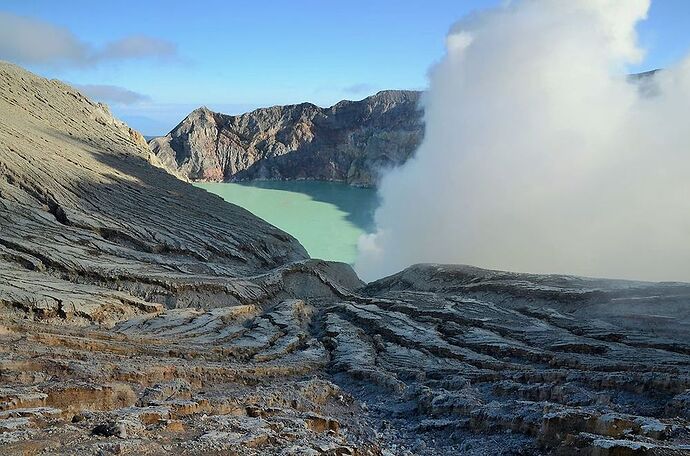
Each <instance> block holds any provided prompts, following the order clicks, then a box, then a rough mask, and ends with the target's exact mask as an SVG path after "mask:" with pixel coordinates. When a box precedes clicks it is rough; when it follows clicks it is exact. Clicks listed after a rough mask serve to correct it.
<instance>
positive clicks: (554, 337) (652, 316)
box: [0, 64, 690, 456]
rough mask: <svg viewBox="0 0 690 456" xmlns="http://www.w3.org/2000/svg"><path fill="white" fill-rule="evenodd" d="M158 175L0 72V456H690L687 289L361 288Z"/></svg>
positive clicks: (401, 278) (508, 278)
mask: <svg viewBox="0 0 690 456" xmlns="http://www.w3.org/2000/svg"><path fill="white" fill-rule="evenodd" d="M151 163H153V164H156V157H155V156H153V155H151V154H150V152H149V149H148V147H147V144H146V143H145V142H144V141H143V138H142V137H141V136H140V135H139V134H138V133H136V132H134V131H133V130H131V129H129V128H128V127H127V126H126V125H124V124H122V123H121V122H119V121H117V120H115V119H114V118H113V117H112V116H111V115H110V114H109V112H108V111H107V108H105V107H104V106H102V105H99V104H95V103H92V102H91V101H89V100H88V99H86V98H85V97H83V96H82V95H81V94H80V93H79V92H77V91H76V90H74V89H72V88H70V87H69V86H67V85H65V84H62V83H60V82H57V81H48V80H45V79H42V78H39V77H37V76H34V75H32V74H30V73H28V72H26V71H24V70H22V69H20V68H17V67H15V66H12V65H9V64H0V454H65V455H74V454H85V455H91V454H132V455H140V454H144V455H158V454H160V455H163V454H209V455H211V454H238V455H251V454H275V455H318V454H325V455H409V454H417V455H427V454H429V455H444V454H447V455H457V454H463V455H494V454H495V455H501V454H502V455H510V454H513V455H540V454H542V455H546V454H555V455H571V454H574V455H591V456H595V455H596V456H603V455H608V456H614V455H616V456H623V455H669V456H670V455H674V456H675V455H686V454H690V285H688V284H680V283H641V282H625V281H611V280H596V279H584V278H578V277H568V276H548V275H529V274H516V273H508V272H498V271H487V270H482V269H477V268H472V267H469V266H442V265H417V266H413V267H410V268H408V269H406V270H404V271H402V272H400V273H399V274H396V275H394V276H392V277H388V278H385V279H382V280H379V281H377V282H374V283H371V284H368V285H367V284H364V283H363V282H361V281H360V280H359V279H358V278H357V276H356V275H355V274H354V272H353V271H352V269H351V268H350V267H349V266H347V265H344V264H338V263H329V262H324V261H319V260H313V259H309V258H308V257H307V254H306V252H305V250H304V249H303V248H302V247H301V246H300V244H299V243H298V242H297V241H296V240H295V239H293V238H292V237H290V236H289V235H287V234H285V233H283V232H282V231H280V230H278V229H276V228H274V227H272V226H270V225H269V224H267V223H265V222H263V221H262V220H260V219H258V218H256V217H254V216H253V215H252V214H250V213H249V212H247V211H245V210H243V209H241V208H238V207H236V206H232V205H229V204H226V203H225V202H223V201H222V200H221V199H220V198H218V197H215V196H213V195H211V194H209V193H206V192H204V191H203V190H200V189H196V188H194V187H192V186H191V185H188V184H186V183H184V182H182V181H179V180H177V179H175V178H174V177H173V176H171V175H169V174H167V173H166V172H165V171H163V170H161V169H159V168H157V167H155V166H153V165H152V164H151Z"/></svg>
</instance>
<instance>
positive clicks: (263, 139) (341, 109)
mask: <svg viewBox="0 0 690 456" xmlns="http://www.w3.org/2000/svg"><path fill="white" fill-rule="evenodd" d="M419 97H420V92H413V91H384V92H379V93H377V94H376V95H373V96H371V97H368V98H365V99H364V100H361V101H341V102H339V103H338V104H336V105H334V106H332V107H330V108H320V107H318V106H315V105H313V104H310V103H302V104H298V105H289V106H274V107H271V108H264V109H257V110H255V111H252V112H250V113H247V114H242V115H240V116H230V115H225V114H220V113H216V112H212V111H209V110H208V109H207V108H199V109H197V110H195V111H193V112H192V113H191V114H189V116H187V117H186V118H185V119H184V120H183V121H182V122H181V123H180V124H179V125H178V126H177V127H175V128H174V129H173V130H172V131H171V132H170V133H168V135H167V136H164V137H161V138H155V139H153V140H152V141H151V142H150V143H149V144H150V146H151V150H152V151H153V153H154V155H155V156H157V157H158V159H159V160H160V161H161V162H162V164H163V165H164V167H165V168H166V169H168V170H170V171H171V172H173V173H174V174H176V175H181V176H184V177H185V178H187V179H190V180H205V181H224V180H244V179H257V178H260V179H320V180H333V181H342V182H347V183H349V184H352V185H360V186H372V185H375V183H376V181H377V179H378V177H379V173H380V171H381V170H384V169H387V168H390V167H393V166H397V165H399V164H401V163H403V162H404V161H405V160H407V159H408V158H409V157H410V155H411V154H412V153H413V152H414V150H415V149H416V147H417V146H418V145H419V143H420V141H421V138H422V134H423V125H422V112H421V111H420V110H419Z"/></svg>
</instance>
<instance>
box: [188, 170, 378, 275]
mask: <svg viewBox="0 0 690 456" xmlns="http://www.w3.org/2000/svg"><path fill="white" fill-rule="evenodd" d="M195 185H196V186H198V187H200V188H203V189H205V190H207V191H209V192H211V193H215V194H216V195H218V196H220V197H222V198H223V199H225V200H226V201H228V202H230V203H233V204H237V205H238V206H241V207H243V208H245V209H247V210H249V211H250V212H252V213H254V214H255V215H256V216H258V217H261V218H262V219H264V220H266V221H267V222H269V223H271V224H273V225H275V226H277V227H278V228H280V229H282V230H283V231H286V232H288V233H290V234H291V235H293V236H294V237H295V238H297V239H298V240H299V241H300V243H302V245H303V246H304V247H305V248H306V249H307V251H308V252H309V255H311V257H313V258H321V259H324V260H332V261H342V262H345V263H350V264H352V263H354V261H355V259H356V257H357V240H358V239H359V236H360V235H362V234H364V233H370V232H371V231H372V230H373V228H374V212H375V210H376V207H377V206H378V197H377V194H376V190H373V189H369V188H356V187H351V186H349V185H346V184H341V183H337V182H323V181H252V182H246V183H245V182H242V183H198V184H195Z"/></svg>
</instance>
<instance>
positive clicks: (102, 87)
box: [74, 84, 151, 105]
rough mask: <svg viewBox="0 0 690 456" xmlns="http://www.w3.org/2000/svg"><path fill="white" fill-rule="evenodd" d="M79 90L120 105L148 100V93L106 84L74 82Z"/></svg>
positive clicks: (105, 101) (97, 98) (95, 97)
mask: <svg viewBox="0 0 690 456" xmlns="http://www.w3.org/2000/svg"><path fill="white" fill-rule="evenodd" d="M74 87H76V88H77V89H78V90H79V91H81V92H82V93H83V94H84V95H86V96H88V97H89V98H93V99H94V100H96V101H102V102H104V103H115V104H121V105H132V104H137V103H141V102H144V101H150V100H151V98H150V97H149V96H148V95H144V94H141V93H138V92H134V91H132V90H129V89H125V88H124V87H118V86H114V85H107V84H74Z"/></svg>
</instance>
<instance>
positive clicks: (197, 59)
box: [0, 0, 690, 135]
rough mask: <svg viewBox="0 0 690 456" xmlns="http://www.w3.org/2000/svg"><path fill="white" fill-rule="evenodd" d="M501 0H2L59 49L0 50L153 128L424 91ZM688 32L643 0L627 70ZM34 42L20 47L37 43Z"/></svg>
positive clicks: (675, 14)
mask: <svg viewBox="0 0 690 456" xmlns="http://www.w3.org/2000/svg"><path fill="white" fill-rule="evenodd" d="M499 3H501V0H476V1H460V0H455V1H453V0H426V1H421V0H407V1H406V0H398V1H394V0H380V1H376V0H367V1H363V0H349V1H347V2H324V1H317V0H292V1H287V0H285V1H277V0H269V1H262V2H258V1H248V0H247V1H244V0H240V1H227V0H226V1H217V0H205V1H204V2H198V3H194V2H191V3H190V2H184V3H183V2H171V1H160V0H151V1H143V0H139V1H117V2H94V1H93V0H89V1H82V0H71V1H69V2H56V1H53V0H3V1H2V3H0V12H2V13H5V15H4V16H0V22H2V19H3V18H4V20H5V21H10V22H11V23H12V22H14V23H16V24H18V25H17V26H16V27H15V28H14V29H12V28H9V29H8V27H7V25H6V24H5V26H4V27H3V28H2V29H4V30H5V32H4V33H5V34H6V35H7V34H9V33H16V34H18V35H21V34H22V33H29V32H27V30H34V27H37V28H36V30H37V31H38V32H41V30H43V31H45V33H46V36H47V37H48V38H46V41H48V42H49V44H50V46H48V47H49V48H50V49H53V48H55V52H56V53H63V54H64V55H65V56H67V57H65V59H63V60H64V61H59V62H55V61H50V59H49V57H50V56H49V55H48V56H46V55H44V54H45V53H43V54H40V53H39V54H40V55H39V54H37V55H33V54H32V57H31V58H29V57H26V56H25V55H24V54H22V52H24V53H26V52H27V46H29V45H28V44H27V46H23V47H22V46H21V45H22V44H23V43H22V42H21V40H27V38H25V35H21V36H19V38H17V40H16V41H18V42H19V43H18V44H17V43H16V42H15V43H14V45H17V46H20V48H21V49H19V50H13V49H10V48H9V47H10V45H11V44H12V43H11V44H6V45H4V46H3V44H2V42H1V41H2V39H0V58H1V59H6V60H11V61H15V62H17V63H19V64H21V65H23V66H25V67H27V68H29V69H30V70H32V71H35V72H38V73H39V74H42V75H44V76H48V77H55V78H59V79H62V80H65V81H67V82H70V83H72V84H76V85H80V86H82V87H83V89H84V91H85V92H87V93H89V92H90V93H91V94H92V96H93V97H95V98H102V99H103V100H104V101H106V102H107V103H108V104H110V105H111V107H112V108H113V111H114V112H115V113H116V114H118V115H119V116H120V117H122V118H124V120H126V121H128V122H129V123H130V124H131V125H132V126H134V127H135V128H139V129H140V130H142V132H143V133H144V134H150V135H153V134H163V133H165V132H167V131H168V130H169V129H171V128H172V127H173V126H174V125H175V124H176V123H177V122H178V121H179V120H181V119H182V118H183V117H184V116H185V115H186V114H187V113H188V112H189V111H191V110H192V109H194V108H195V107H198V106H200V105H207V106H209V107H210V108H212V109H215V110H219V111H222V112H229V113H239V112H244V111H246V110H249V109H253V108H255V107H259V106H267V105H274V104H285V103H298V102H302V101H311V102H313V103H316V104H319V105H322V106H327V105H331V104H333V103H335V102H337V101H338V100H340V99H343V98H347V99H360V98H363V97H365V96H367V95H370V94H371V93H374V92H376V91H378V90H381V89H388V88H404V89H422V88H424V87H425V86H426V83H427V81H426V72H427V69H428V68H429V66H430V65H431V64H433V63H434V62H435V61H437V60H438V59H439V58H441V56H442V55H443V45H444V38H445V34H446V32H447V31H448V29H449V27H450V26H451V24H453V22H455V21H456V20H457V19H459V18H460V17H462V16H463V15H466V14H468V13H470V12H471V11H473V10H478V9H482V8H486V7H489V6H492V5H496V4H499ZM17 17H19V18H21V19H22V21H24V20H25V21H28V22H26V23H24V22H21V23H19V22H17V21H18V19H15V18H17ZM0 25H2V24H0ZM41 27H43V29H41ZM15 30H16V31H15ZM689 30H690V1H687V0H656V1H653V3H652V9H651V10H650V15H649V19H648V20H647V21H646V22H645V23H643V24H641V26H640V28H639V33H640V41H641V43H642V45H643V47H644V48H645V49H647V59H646V60H645V62H643V64H642V65H640V66H639V67H638V68H634V69H633V70H634V71H642V70H646V69H651V68H658V67H664V66H668V65H669V64H670V63H672V62H674V61H675V60H677V59H678V58H679V57H681V56H682V55H684V54H685V52H686V51H687V50H688V48H690V31H689ZM38 32H37V33H34V34H33V35H40V33H38ZM58 32H59V33H58ZM2 33H3V32H2V31H0V37H3V35H2ZM33 35H32V36H33ZM63 35H64V36H63ZM54 36H60V37H61V39H62V41H60V40H58V39H57V38H55V39H53V38H52V37H54ZM4 41H5V42H6V43H7V42H8V39H7V36H4ZM10 41H11V40H10ZM37 41H38V42H31V43H30V45H31V46H40V44H39V42H40V40H37ZM56 43H57V44H56ZM29 51H30V49H29Z"/></svg>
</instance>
